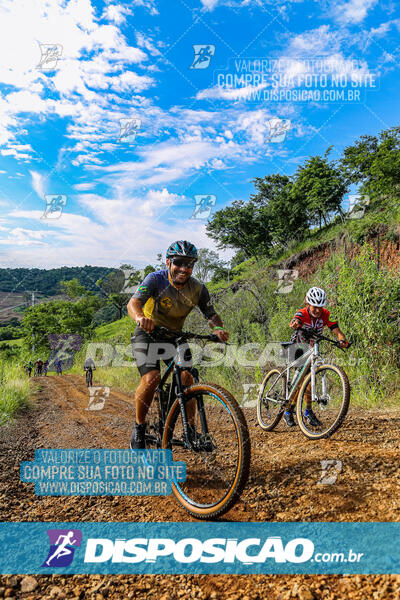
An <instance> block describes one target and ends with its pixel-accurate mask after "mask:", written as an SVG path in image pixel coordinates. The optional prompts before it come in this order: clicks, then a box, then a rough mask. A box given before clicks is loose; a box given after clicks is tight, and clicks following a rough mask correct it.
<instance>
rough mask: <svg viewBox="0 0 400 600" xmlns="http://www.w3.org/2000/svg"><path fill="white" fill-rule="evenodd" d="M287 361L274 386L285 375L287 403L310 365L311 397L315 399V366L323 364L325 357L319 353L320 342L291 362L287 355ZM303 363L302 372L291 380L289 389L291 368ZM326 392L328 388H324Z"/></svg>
mask: <svg viewBox="0 0 400 600" xmlns="http://www.w3.org/2000/svg"><path fill="white" fill-rule="evenodd" d="M286 361H287V364H286V366H285V368H284V369H282V371H281V373H280V375H279V377H277V379H275V381H274V386H275V385H276V382H277V381H278V380H279V379H280V378H281V377H285V403H287V402H290V400H291V399H292V396H293V394H294V392H295V390H296V388H297V386H298V384H299V382H300V380H301V379H302V377H303V376H304V374H305V373H306V371H307V370H308V368H309V367H310V370H311V398H312V400H313V399H314V398H315V366H316V365H317V364H323V362H324V360H323V358H322V357H321V356H320V354H319V342H318V341H315V342H314V345H313V346H312V347H311V348H310V349H309V350H307V351H306V352H305V353H304V354H302V355H301V356H300V357H299V358H297V359H296V360H294V361H292V362H289V357H287V359H286ZM301 363H304V364H303V367H302V369H301V370H300V372H299V373H298V374H297V376H296V377H295V379H294V380H293V381H292V382H291V384H290V386H291V387H290V390H289V372H290V369H292V368H297V367H298V366H300V364H301ZM323 386H324V387H325V381H324V382H323ZM325 392H326V390H325V389H324V390H323V393H324V394H325Z"/></svg>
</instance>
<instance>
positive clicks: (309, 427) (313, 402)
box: [296, 365, 350, 440]
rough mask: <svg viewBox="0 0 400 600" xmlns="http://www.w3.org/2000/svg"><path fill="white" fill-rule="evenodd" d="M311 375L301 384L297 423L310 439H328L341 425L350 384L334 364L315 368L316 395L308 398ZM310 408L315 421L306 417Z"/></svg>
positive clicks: (346, 409) (347, 404) (346, 407)
mask: <svg viewBox="0 0 400 600" xmlns="http://www.w3.org/2000/svg"><path fill="white" fill-rule="evenodd" d="M311 396H312V395H311V373H309V374H308V375H307V377H306V378H305V379H304V381H303V385H302V386H301V388H300V392H299V397H298V400H297V409H296V410H297V422H298V424H299V427H300V429H301V431H302V432H303V433H304V435H305V436H306V437H308V438H310V439H312V440H319V439H321V438H328V437H330V436H331V435H332V434H333V433H335V431H336V430H337V429H338V428H339V427H340V425H341V424H342V423H343V420H344V418H345V416H346V414H347V411H348V408H349V403H350V384H349V380H348V377H347V375H346V373H345V372H344V371H343V369H341V368H340V367H337V366H336V365H321V366H319V367H317V368H316V369H315V394H314V398H312V397H311ZM310 408H311V409H312V412H313V415H314V416H315V417H316V420H314V419H313V418H310V415H306V411H307V409H308V410H310Z"/></svg>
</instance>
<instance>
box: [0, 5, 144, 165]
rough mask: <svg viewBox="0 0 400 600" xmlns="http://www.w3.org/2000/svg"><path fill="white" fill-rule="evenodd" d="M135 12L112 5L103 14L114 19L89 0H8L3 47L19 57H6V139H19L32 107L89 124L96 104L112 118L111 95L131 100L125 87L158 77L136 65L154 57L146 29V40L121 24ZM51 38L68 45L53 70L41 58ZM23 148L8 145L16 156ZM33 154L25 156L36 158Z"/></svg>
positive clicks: (1, 78)
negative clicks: (130, 37) (136, 41)
mask: <svg viewBox="0 0 400 600" xmlns="http://www.w3.org/2000/svg"><path fill="white" fill-rule="evenodd" d="M136 4H137V5H138V4H139V3H136ZM140 4H142V5H143V6H147V5H148V3H147V2H145V3H140ZM147 7H148V8H151V7H149V6H147ZM128 12H129V10H128V9H127V8H125V7H124V6H121V5H117V4H113V5H109V6H108V7H107V9H106V11H105V13H104V14H103V21H104V19H108V22H99V20H98V18H97V16H96V14H95V11H94V8H93V6H92V4H91V2H90V0H70V1H69V2H65V1H64V0H52V1H51V2H49V1H48V0H37V1H35V2H31V1H30V0H21V1H20V2H14V0H3V2H2V3H1V5H0V23H1V36H0V53H1V55H2V56H9V57H12V62H9V63H7V61H3V62H2V64H1V65H0V83H3V84H5V85H9V86H13V90H12V92H11V93H9V94H8V95H5V96H3V97H2V96H1V94H0V113H1V114H2V118H1V121H0V145H5V144H6V143H7V142H10V141H13V140H15V139H17V137H18V130H20V128H21V124H22V123H23V122H25V121H28V120H29V115H30V113H34V114H40V117H41V118H42V119H43V118H46V117H47V116H48V115H50V114H56V115H58V116H60V117H74V119H76V120H78V122H80V123H81V124H82V125H81V129H82V130H84V125H83V124H84V123H85V120H86V118H87V113H88V112H89V111H90V112H96V113H97V114H96V117H97V118H98V117H99V116H101V117H103V120H97V125H98V127H99V126H100V125H101V123H103V121H104V117H105V120H106V121H109V120H110V119H111V113H112V111H113V110H115V106H112V104H111V102H112V101H115V99H117V101H119V102H121V103H122V104H124V102H123V99H122V100H121V99H119V98H118V94H120V92H121V91H124V92H131V93H137V92H141V91H143V90H146V89H148V88H149V87H150V86H152V85H153V84H154V81H153V79H152V78H151V77H149V76H148V75H142V74H140V73H136V72H134V71H133V68H132V67H133V65H142V64H143V63H144V62H145V61H146V60H147V50H146V48H145V46H146V44H145V40H146V37H145V36H144V35H143V34H142V48H139V47H133V46H131V45H129V44H128V42H127V40H126V38H125V36H124V35H123V33H122V32H121V31H120V29H119V27H118V24H120V23H121V18H122V17H123V15H125V14H128ZM48 43H54V44H58V45H60V46H61V47H62V53H61V57H60V58H59V59H58V63H57V66H56V68H55V71H54V72H53V73H52V74H51V76H50V75H49V72H45V71H43V69H42V67H40V66H39V65H40V60H41V50H40V44H48ZM87 57H88V58H87ZM10 60H11V59H10ZM38 66H39V67H38ZM47 90H50V91H51V94H50V96H51V97H48V94H46V91H47ZM110 95H113V100H111V99H110V98H109V96H110ZM124 110H125V111H126V106H125V109H124ZM6 150H7V149H6ZM19 152H20V151H18V150H17V149H16V148H14V149H12V148H8V152H6V153H5V154H4V153H3V154H4V155H5V156H7V155H9V156H17V155H19ZM26 154H27V153H26V152H25V153H24V156H23V157H22V158H29V157H27V156H26Z"/></svg>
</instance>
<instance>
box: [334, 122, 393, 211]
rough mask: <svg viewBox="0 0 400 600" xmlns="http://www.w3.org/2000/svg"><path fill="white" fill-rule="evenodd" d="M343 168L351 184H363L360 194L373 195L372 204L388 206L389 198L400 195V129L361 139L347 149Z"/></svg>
mask: <svg viewBox="0 0 400 600" xmlns="http://www.w3.org/2000/svg"><path fill="white" fill-rule="evenodd" d="M341 166H342V168H343V170H344V172H345V174H346V177H347V179H348V181H349V182H351V183H360V184H361V188H360V192H361V193H362V194H367V195H370V196H371V200H372V202H371V204H374V203H376V204H381V205H385V206H387V204H388V197H389V198H391V199H392V202H393V203H395V202H398V198H399V196H400V127H392V128H390V129H387V130H385V131H382V132H381V133H380V134H379V137H375V136H366V135H365V136H362V137H361V138H360V139H359V140H358V141H357V142H356V143H355V144H354V145H352V146H348V147H347V148H345V150H344V156H343V158H342V160H341Z"/></svg>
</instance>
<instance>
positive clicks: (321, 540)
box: [0, 522, 400, 574]
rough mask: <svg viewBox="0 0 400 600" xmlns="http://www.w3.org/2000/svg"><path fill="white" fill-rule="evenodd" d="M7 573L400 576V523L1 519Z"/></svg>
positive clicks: (0, 566)
mask: <svg viewBox="0 0 400 600" xmlns="http://www.w3.org/2000/svg"><path fill="white" fill-rule="evenodd" d="M0 543H1V546H0V547H1V553H0V573H3V574H25V573H32V574H37V573H42V574H45V573H52V574H57V573H60V574H61V573H71V574H72V573H89V574H90V573H101V574H112V573H119V574H130V573H147V574H152V573H165V574H184V573H188V574H214V573H218V574H221V573H222V574H223V573H227V574H235V573H247V574H251V573H257V574H263V573H271V574H273V573H276V574H285V573H287V574H302V573H304V574H328V573H329V574H333V573H343V574H356V573H359V574H383V573H400V523H219V522H217V523H1V524H0Z"/></svg>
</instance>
